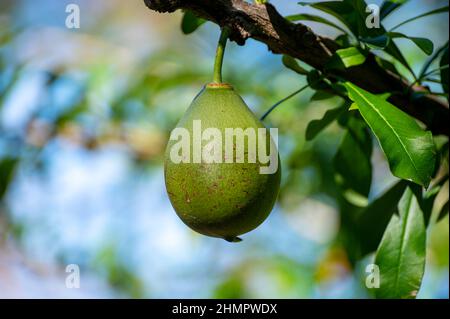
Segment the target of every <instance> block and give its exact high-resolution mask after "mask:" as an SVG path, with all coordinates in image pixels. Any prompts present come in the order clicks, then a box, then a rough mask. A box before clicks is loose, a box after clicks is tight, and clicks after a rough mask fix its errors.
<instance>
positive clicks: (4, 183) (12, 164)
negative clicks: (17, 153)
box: [0, 157, 18, 201]
mask: <svg viewBox="0 0 450 319" xmlns="http://www.w3.org/2000/svg"><path fill="white" fill-rule="evenodd" d="M17 163H18V160H17V159H16V158H13V157H4V158H2V159H0V201H1V200H2V198H3V196H4V195H5V193H6V191H7V189H8V186H9V184H10V182H11V179H12V177H13V175H14V170H15V168H16V165H17Z"/></svg>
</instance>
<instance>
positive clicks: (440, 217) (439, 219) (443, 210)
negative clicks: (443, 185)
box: [436, 198, 448, 222]
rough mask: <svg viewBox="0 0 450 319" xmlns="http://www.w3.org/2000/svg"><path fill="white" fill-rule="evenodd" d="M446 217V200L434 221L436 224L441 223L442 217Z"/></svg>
mask: <svg viewBox="0 0 450 319" xmlns="http://www.w3.org/2000/svg"><path fill="white" fill-rule="evenodd" d="M446 215H448V198H447V201H446V202H445V204H444V206H442V208H441V210H440V211H439V214H438V217H437V219H436V222H439V221H441V220H442V219H444V217H445V216H446Z"/></svg>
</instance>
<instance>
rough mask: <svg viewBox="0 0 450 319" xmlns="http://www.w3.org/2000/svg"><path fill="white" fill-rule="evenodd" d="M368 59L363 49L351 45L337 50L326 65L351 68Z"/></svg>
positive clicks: (328, 66)
mask: <svg viewBox="0 0 450 319" xmlns="http://www.w3.org/2000/svg"><path fill="white" fill-rule="evenodd" d="M365 60H366V56H365V55H364V53H363V52H362V51H361V49H359V48H356V47H350V48H345V49H340V50H337V51H336V52H335V53H334V55H333V56H332V57H331V59H330V61H329V62H328V63H327V65H326V67H327V68H329V69H332V68H334V69H343V68H350V67H352V66H357V65H360V64H363V63H364V61H365Z"/></svg>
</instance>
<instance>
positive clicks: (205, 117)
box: [164, 83, 281, 241]
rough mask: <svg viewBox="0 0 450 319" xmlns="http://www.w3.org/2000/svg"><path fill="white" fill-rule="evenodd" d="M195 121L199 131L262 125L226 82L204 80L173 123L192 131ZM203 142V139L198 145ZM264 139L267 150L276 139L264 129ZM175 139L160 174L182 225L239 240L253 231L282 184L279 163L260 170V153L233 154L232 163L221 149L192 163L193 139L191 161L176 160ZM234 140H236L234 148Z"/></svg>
mask: <svg viewBox="0 0 450 319" xmlns="http://www.w3.org/2000/svg"><path fill="white" fill-rule="evenodd" d="M194 120H201V127H202V130H204V129H205V128H217V129H218V130H220V132H221V133H222V136H225V129H226V128H233V129H235V128H242V129H244V130H245V129H247V128H253V129H255V130H257V129H258V128H264V126H263V124H262V123H261V122H260V121H259V120H258V119H257V118H256V117H255V115H254V114H253V113H252V112H251V111H250V109H249V108H248V107H247V105H246V104H245V103H244V101H243V100H242V98H241V97H240V96H239V95H238V94H237V93H236V92H235V91H234V90H233V88H232V87H231V86H230V85H228V84H216V83H212V84H208V85H206V87H205V88H203V90H202V91H201V92H200V93H199V94H198V95H197V96H196V97H195V99H194V101H193V102H192V103H191V105H190V107H189V109H188V110H187V112H186V114H185V115H184V116H183V118H182V119H181V120H180V122H179V123H178V125H177V127H178V128H185V129H186V130H187V131H188V132H189V133H190V135H191V136H192V135H193V127H194V124H193V123H194ZM264 130H266V131H267V129H265V128H264ZM191 141H192V140H191ZM207 142H208V141H202V142H201V145H202V147H203V146H204V145H205V144H207ZM263 142H264V143H265V144H266V147H267V154H269V146H270V143H272V145H274V144H273V141H272V140H271V138H270V135H269V134H268V131H267V135H266V140H265V141H263ZM175 143H177V141H176V140H172V139H171V140H170V141H169V143H168V145H167V149H166V154H165V162H164V175H165V182H166V188H167V193H168V194H169V198H170V201H171V203H172V206H173V207H174V209H175V211H176V212H177V214H178V216H179V217H180V218H181V220H182V221H183V222H184V223H185V224H186V225H188V226H189V227H190V228H192V229H193V230H195V231H197V232H199V233H201V234H204V235H207V236H212V237H220V238H224V239H226V240H228V241H239V240H240V239H239V238H238V237H237V236H238V235H241V234H244V233H246V232H249V231H251V230H253V229H254V228H256V227H257V226H258V225H260V224H261V223H262V222H263V221H264V220H265V219H266V218H267V216H268V215H269V213H270V211H271V210H272V208H273V205H274V203H275V200H276V197H277V194H278V190H279V186H280V177H281V168H280V165H279V164H278V166H277V168H276V172H275V173H273V174H261V173H260V167H262V166H267V164H261V163H260V162H259V158H258V157H257V159H256V162H255V163H252V162H250V161H249V160H248V157H245V161H244V162H243V163H236V162H235V161H236V153H234V155H235V156H234V157H233V163H225V158H224V156H225V152H223V153H222V159H223V162H221V163H204V162H202V163H193V161H192V158H193V144H194V143H191V144H190V160H189V163H183V162H181V163H178V164H177V163H174V162H173V161H172V159H171V157H170V153H171V149H172V146H174V144H175ZM235 143H236V140H234V141H233V146H234V147H235V146H236V144H235ZM247 145H248V144H247V143H246V144H245V147H247ZM258 145H259V144H258ZM245 150H247V149H245ZM277 153H278V152H276V154H277ZM245 154H246V155H248V153H245ZM276 158H277V159H278V154H277V155H276ZM278 163H279V160H278Z"/></svg>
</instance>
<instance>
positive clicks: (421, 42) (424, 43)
mask: <svg viewBox="0 0 450 319" xmlns="http://www.w3.org/2000/svg"><path fill="white" fill-rule="evenodd" d="M388 36H389V37H390V38H391V39H395V38H404V39H408V40H411V41H412V42H414V43H415V44H416V45H417V46H418V47H419V48H420V49H421V50H422V51H423V52H425V53H426V54H428V55H430V54H431V53H433V49H434V45H433V42H432V41H431V40H429V39H425V38H418V37H410V36H407V35H405V34H403V33H399V32H389V33H388Z"/></svg>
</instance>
